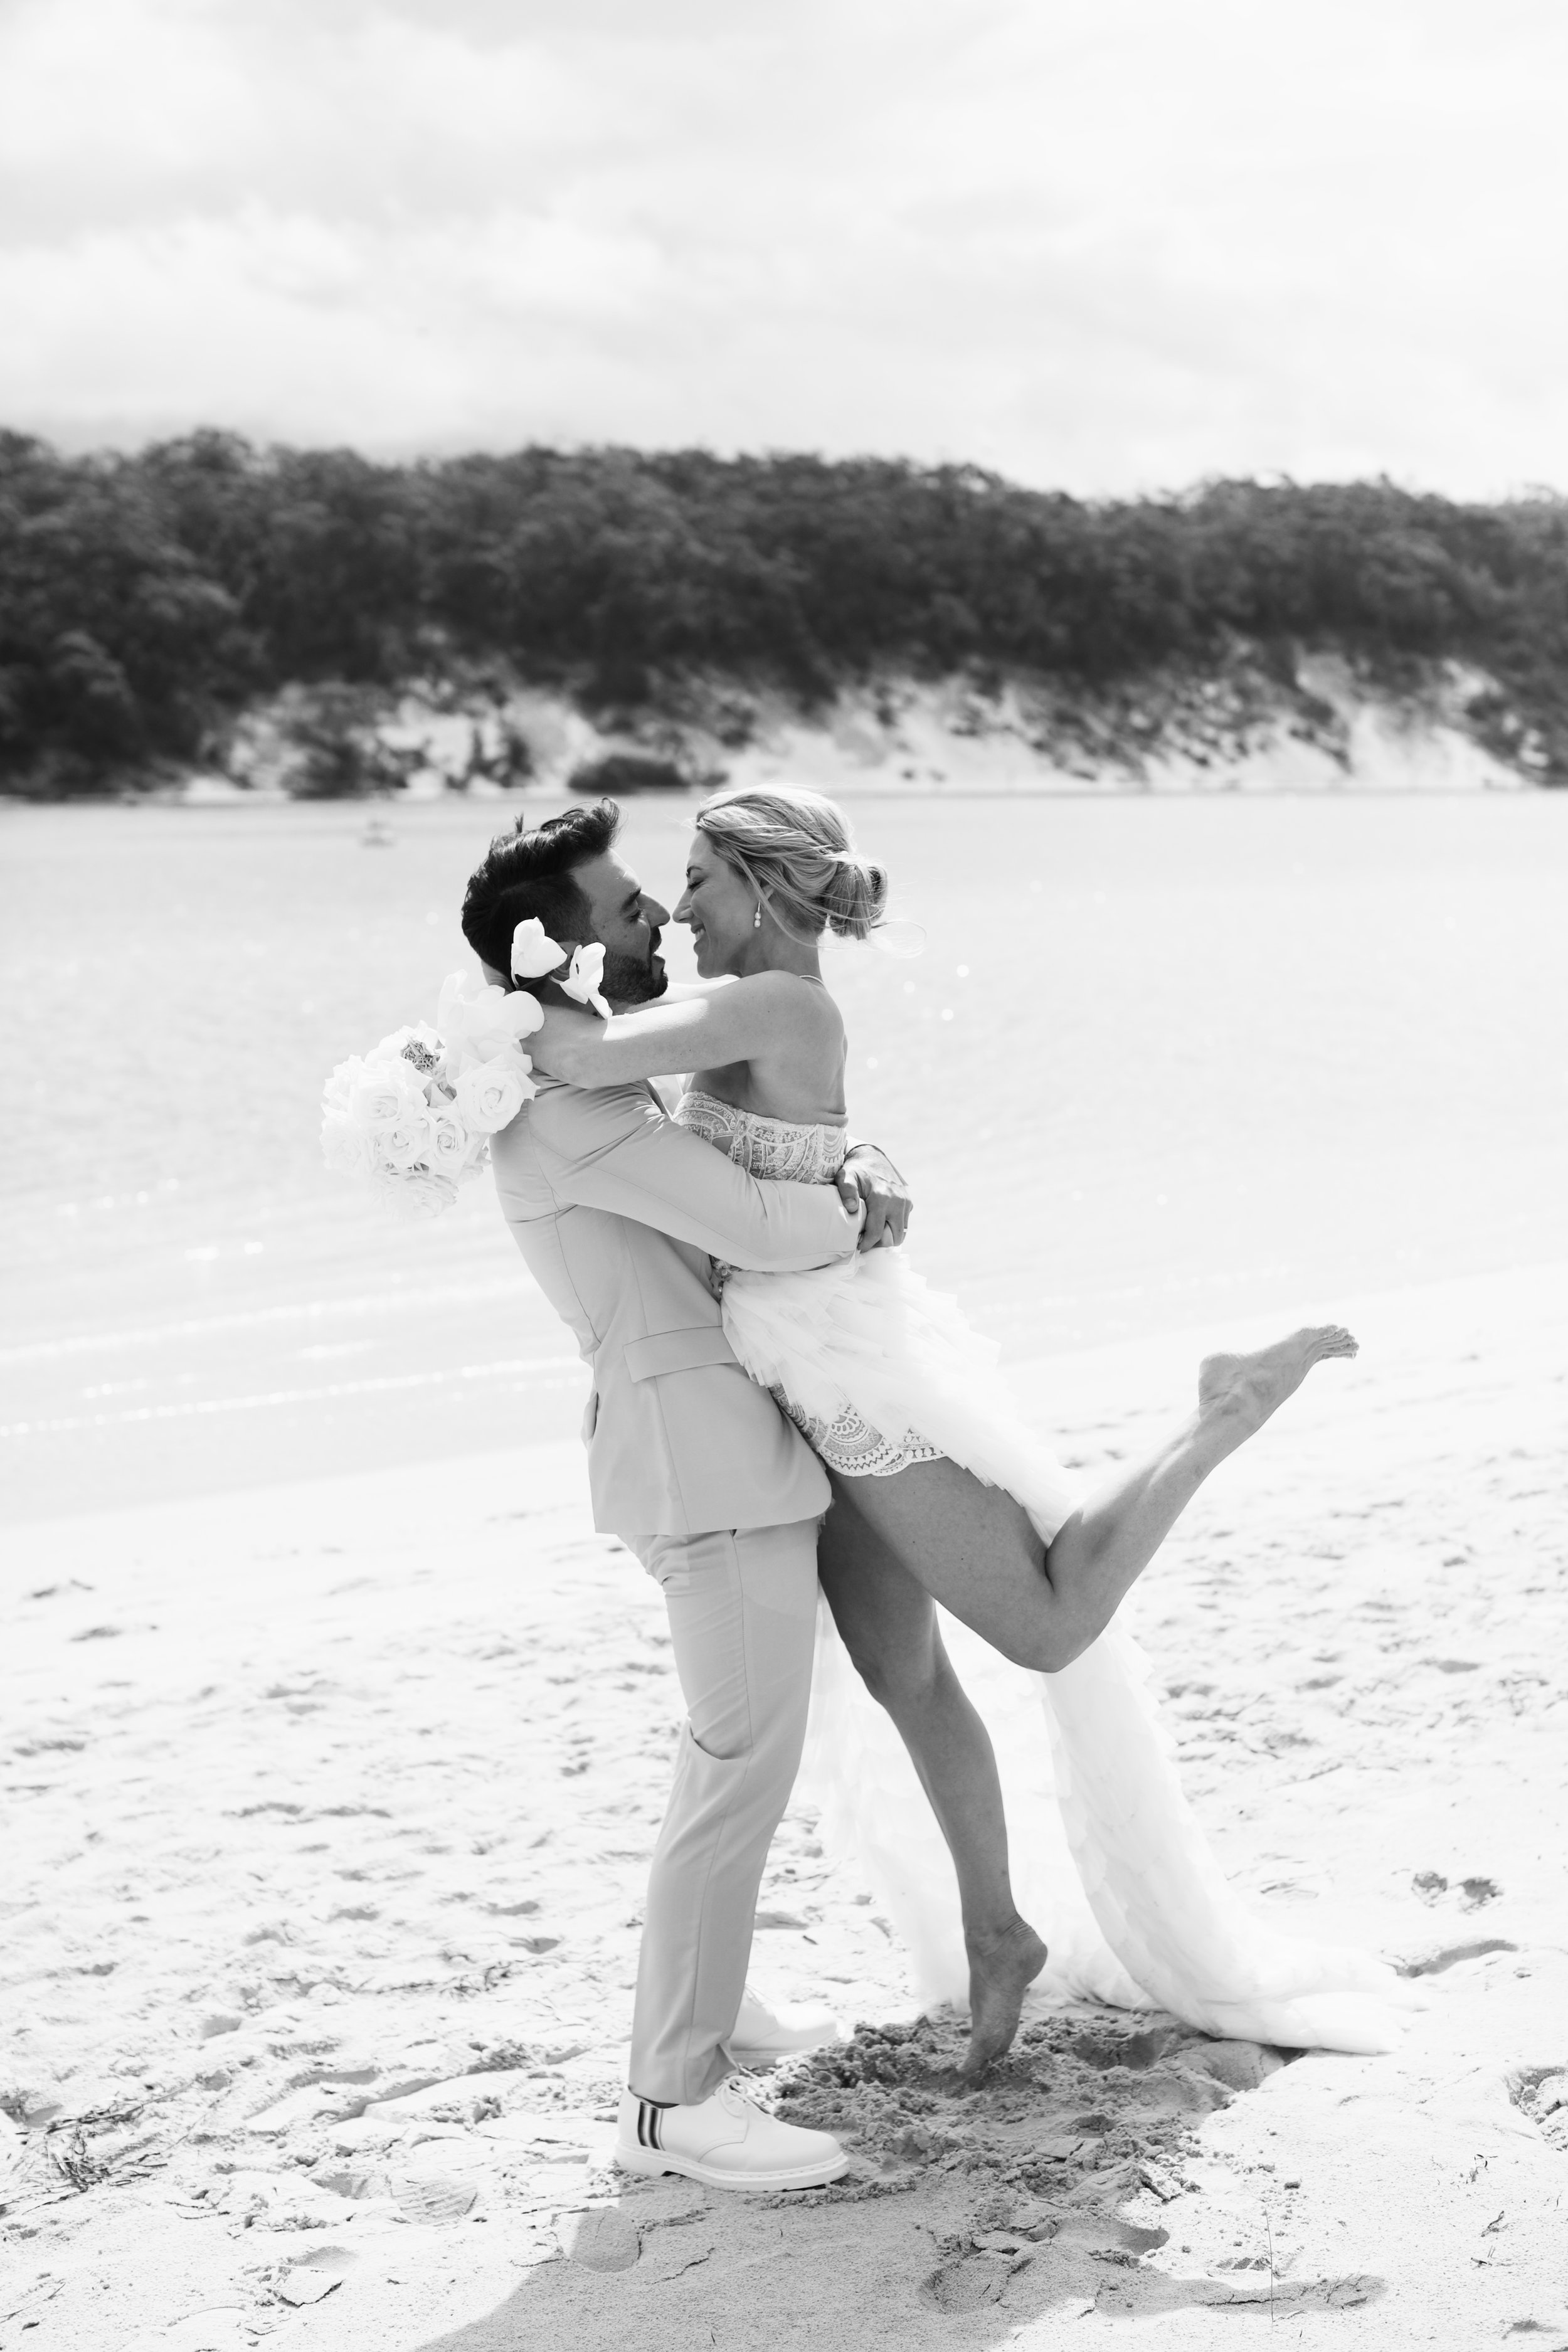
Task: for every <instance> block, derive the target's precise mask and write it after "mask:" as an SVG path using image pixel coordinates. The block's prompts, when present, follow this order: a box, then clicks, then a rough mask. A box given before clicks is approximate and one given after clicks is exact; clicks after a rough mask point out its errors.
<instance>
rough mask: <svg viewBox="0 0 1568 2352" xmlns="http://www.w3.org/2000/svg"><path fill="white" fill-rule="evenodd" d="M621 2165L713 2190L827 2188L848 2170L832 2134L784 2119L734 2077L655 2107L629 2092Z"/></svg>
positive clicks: (619, 2140)
mask: <svg viewBox="0 0 1568 2352" xmlns="http://www.w3.org/2000/svg"><path fill="white" fill-rule="evenodd" d="M616 2163H617V2164H618V2165H619V2166H620V2168H621V2169H622V2171H623V2172H640V2173H643V2174H645V2175H647V2176H648V2177H657V2176H658V2174H659V2173H663V2172H679V2173H683V2174H684V2175H685V2177H686V2179H688V2180H700V2181H701V2182H702V2184H703V2186H704V2187H705V2188H707V2189H750V2190H752V2191H759V2190H763V2189H821V2188H823V2187H824V2186H825V2185H826V2183H827V2182H828V2181H829V2180H837V2179H838V2177H839V2175H840V2174H841V2173H845V2172H847V2171H848V2169H849V2158H847V2156H846V2155H845V2153H844V2150H843V2149H842V2148H841V2147H840V2146H839V2145H838V2142H837V2140H836V2139H835V2138H834V2137H833V2136H832V2134H831V2133H830V2132H819V2131H803V2130H802V2128H801V2126H799V2125H798V2124H784V2123H780V2121H779V2119H778V2117H777V2116H770V2115H768V2114H766V2113H765V2112H764V2111H763V2108H761V2107H759V2106H758V2105H757V2104H756V2101H755V2100H754V2099H749V2098H747V2096H746V2095H745V2093H744V2092H743V2091H742V2089H741V2088H740V2086H739V2084H736V2083H733V2082H730V2083H721V2084H720V2085H719V2088H718V2089H717V2090H716V2091H714V2092H712V2093H711V2094H710V2096H709V2097H707V2098H706V2099H701V2100H699V2101H698V2102H697V2103H696V2104H695V2105H691V2106H675V2107H656V2106H655V2105H654V2104H653V2102H652V2101H651V2100H649V2099H639V2098H638V2097H637V2095H636V2093H635V2092H632V2091H624V2092H623V2093H622V2094H621V2114H620V2127H619V2129H618V2131H617V2133H616Z"/></svg>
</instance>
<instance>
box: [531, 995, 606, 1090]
mask: <svg viewBox="0 0 1568 2352" xmlns="http://www.w3.org/2000/svg"><path fill="white" fill-rule="evenodd" d="M604 1026H605V1024H604V1023H603V1022H602V1021H601V1020H600V1018H599V1016H598V1014H597V1013H579V1012H578V1011H577V1010H576V1008H575V1007H574V1006H571V1005H565V1004H547V1005H546V1006H545V1007H544V1019H543V1021H542V1023H541V1024H540V1026H539V1027H538V1028H537V1029H536V1030H534V1032H533V1034H532V1035H531V1037H529V1038H527V1039H526V1040H525V1041H524V1043H525V1047H526V1050H527V1052H528V1054H529V1055H531V1059H532V1062H533V1066H534V1068H535V1069H536V1070H542V1071H543V1072H544V1075H545V1076H546V1077H550V1078H559V1079H560V1080H561V1081H562V1083H563V1085H564V1086H569V1087H581V1086H590V1085H592V1084H593V1083H594V1081H595V1072H594V1070H593V1068H592V1067H591V1065H590V1054H591V1050H592V1048H593V1046H594V1045H595V1043H596V1042H597V1040H598V1037H599V1035H600V1033H601V1032H602V1031H603V1029H604ZM601 1083H602V1081H601Z"/></svg>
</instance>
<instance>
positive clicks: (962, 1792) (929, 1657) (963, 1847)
mask: <svg viewBox="0 0 1568 2352" xmlns="http://www.w3.org/2000/svg"><path fill="white" fill-rule="evenodd" d="M880 1483H881V1482H880V1481H879V1480H872V1479H860V1478H856V1479H847V1480H844V1481H842V1482H841V1483H840V1484H839V1486H838V1490H837V1499H836V1501H835V1504H834V1507H833V1509H832V1510H831V1511H829V1513H828V1515H827V1517H826V1520H825V1521H824V1523H823V1528H822V1532H821V1535H820V1537H819V1538H818V1540H817V1548H816V1566H817V1573H818V1575H819V1576H820V1578H821V1580H822V1589H823V1591H825V1592H826V1595H827V1601H828V1606H829V1607H830V1608H831V1610H832V1612H833V1615H834V1620H835V1622H836V1623H837V1627H838V1631H839V1633H840V1634H841V1636H842V1637H843V1642H844V1646H845V1648H846V1649H847V1651H848V1653H849V1655H850V1657H851V1658H852V1659H853V1661H854V1663H855V1665H856V1668H857V1670H858V1673H859V1675H860V1677H861V1679H862V1681H863V1682H864V1683H865V1685H866V1686H867V1688H868V1690H869V1692H870V1694H871V1696H872V1697H873V1698H875V1699H877V1700H878V1701H879V1703H880V1705H881V1706H884V1707H886V1709H887V1711H888V1713H889V1716H890V1717H892V1720H893V1723H894V1725H895V1726H896V1727H897V1729H898V1732H899V1736H900V1738H901V1739H902V1740H903V1743H904V1746H905V1747H906V1748H908V1749H909V1751H910V1759H911V1760H912V1762H913V1764H914V1768H915V1770H916V1771H917V1772H918V1773H919V1775H920V1778H921V1786H922V1788H923V1789H924V1790H925V1792H926V1795H927V1797H928V1798H929V1799H930V1800H931V1811H932V1812H933V1813H934V1814H935V1815H936V1818H937V1822H938V1823H939V1825H940V1827H941V1830H942V1836H943V1837H944V1838H945V1839H946V1840H947V1845H948V1851H949V1853H951V1854H952V1863H953V1869H954V1871H955V1872H956V1874H957V1877H958V1894H959V1903H960V1906H961V1908H962V1911H963V1944H964V1950H965V1952H966V1953H967V1955H968V1958H969V2015H970V2028H969V2049H968V2051H967V2053H966V2054H965V2057H964V2061H963V2069H962V2071H963V2073H964V2074H979V2073H981V2072H982V2070H983V2069H984V2067H986V2066H988V2065H989V2064H990V2063H991V2062H992V2060H993V2059H994V2058H999V2057H1000V2056H1001V2055H1002V2053H1003V2052H1004V2051H1005V2049H1007V2048H1008V2046H1009V2044H1010V2043H1011V2042H1012V2040H1013V2036H1014V2035H1015V2034H1016V2032H1017V2030H1018V2016H1019V2011H1021V2009H1022V2007H1023V2001H1024V1995H1025V1993H1026V1991H1027V1990H1028V1988H1029V1986H1030V1985H1031V1984H1032V1983H1033V1982H1034V1980H1035V1979H1036V1978H1037V1976H1038V1975H1039V1973H1040V1970H1041V1969H1043V1968H1044V1967H1045V1964H1046V1948H1045V1945H1044V1944H1043V1943H1042V1942H1041V1940H1040V1938H1039V1937H1038V1936H1037V1935H1036V1933H1035V1931H1034V1929H1033V1928H1032V1927H1030V1926H1029V1924H1028V1922H1027V1920H1026V1919H1024V1918H1021V1917H1020V1916H1019V1913H1018V1908H1017V1906H1016V1903H1015V1902H1014V1900H1013V1886H1012V1881H1011V1879H1010V1877H1009V1875H1008V1870H1007V1823H1006V1819H1005V1814H1004V1812H1003V1810H1002V1786H1001V1782H1000V1781H999V1780H998V1779H997V1777H996V1759H995V1756H994V1752H993V1750H992V1746H991V1741H990V1738H989V1735H988V1734H987V1732H986V1729H985V1726H984V1723H983V1722H982V1721H981V1719H980V1717H979V1716H978V1715H977V1714H976V1713H975V1711H974V1708H973V1706H971V1704H970V1702H969V1699H968V1697H967V1696H966V1695H965V1692H964V1689H963V1685H962V1683H960V1681H959V1679H958V1676H957V1675H955V1674H954V1672H953V1670H952V1661H951V1659H950V1658H949V1657H948V1654H947V1651H946V1648H945V1646H944V1645H943V1643H942V1633H941V1630H940V1628H939V1627H938V1624H937V1622H936V1611H935V1608H934V1607H933V1606H932V1603H931V1597H930V1595H929V1594H928V1593H927V1592H925V1591H923V1590H922V1589H921V1586H920V1585H919V1584H918V1583H917V1582H916V1581H915V1580H914V1578H913V1577H912V1576H910V1573H909V1572H908V1570H906V1569H904V1568H901V1567H900V1564H899V1562H898V1560H897V1559H895V1558H894V1556H893V1554H892V1552H891V1551H890V1550H889V1548H888V1546H887V1545H886V1543H884V1542H883V1540H882V1538H880V1537H879V1535H878V1534H877V1533H876V1531H875V1530H874V1528H871V1527H870V1526H868V1523H867V1522H866V1520H865V1519H864V1518H863V1517H861V1516H860V1514H859V1512H858V1510H857V1509H856V1508H855V1507H854V1497H855V1496H856V1495H857V1493H858V1489H859V1488H860V1487H861V1486H871V1485H879V1484H880Z"/></svg>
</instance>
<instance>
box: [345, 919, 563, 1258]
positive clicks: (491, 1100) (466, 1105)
mask: <svg viewBox="0 0 1568 2352" xmlns="http://www.w3.org/2000/svg"><path fill="white" fill-rule="evenodd" d="M566 961H567V957H566V950H564V949H563V948H561V947H558V946H557V945H556V943H555V941H554V940H552V939H550V938H549V937H548V936H547V935H546V933H545V930H544V927H543V925H542V923H539V922H537V921H533V920H530V921H528V922H526V923H520V924H519V925H518V927H517V930H516V932H515V934H514V935H513V940H512V955H511V962H512V971H513V972H514V973H515V974H516V975H517V976H518V977H519V978H520V979H526V980H538V979H542V978H543V977H544V976H545V975H546V974H547V973H551V972H554V971H556V968H557V966H559V965H563V964H565V963H566ZM604 961H605V950H604V949H603V948H602V947H597V946H595V947H586V948H579V949H578V950H577V951H576V953H575V954H574V956H573V957H572V959H571V963H570V967H569V969H568V970H567V971H563V972H561V973H559V974H558V978H559V981H560V985H561V987H562V989H563V991H564V992H565V993H566V994H567V995H568V996H574V997H575V998H576V999H577V1001H578V1003H580V1004H590V1005H592V1006H593V1008H594V1010H595V1012H596V1013H602V1014H603V1015H604V1016H605V1018H606V1019H607V1018H608V1015H609V1006H608V1005H607V1004H606V1003H605V1000H604V997H603V996H602V994H601V993H600V988H599V983H600V980H601V978H602V974H603V971H604ZM543 1019H544V1010H543V1007H542V1005H541V1003H539V1000H538V998H537V997H535V996H531V995H530V994H529V993H528V992H527V991H526V990H521V989H520V990H517V991H515V992H508V991H507V990H506V989H504V988H492V987H489V986H488V985H487V984H486V983H484V982H469V981H465V980H464V978H463V976H462V974H461V973H460V972H456V971H455V972H453V973H452V974H451V975H450V976H449V978H448V979H447V982H446V983H445V985H444V986H443V988H442V990H441V999H440V1003H438V1005H437V1009H436V1026H435V1027H434V1028H432V1027H431V1026H430V1024H429V1023H428V1022H425V1021H420V1022H416V1024H414V1025H413V1026H412V1027H411V1028H404V1029H395V1030H394V1031H393V1033H392V1034H391V1036H390V1037H384V1038H383V1039H382V1041H381V1043H380V1045H373V1046H372V1047H371V1050H370V1052H369V1053H368V1054H353V1055H350V1057H349V1059H348V1060H347V1061H346V1062H340V1063H339V1064H338V1066H337V1068H336V1069H335V1070H334V1071H333V1072H332V1075H331V1077H330V1078H329V1079H328V1080H327V1084H326V1088H325V1091H324V1092H323V1094H322V1097H321V1152H322V1156H323V1158H324V1159H325V1160H326V1163H327V1165H328V1167H329V1168H331V1169H335V1170H336V1171H337V1173H338V1174H339V1175H340V1176H349V1177H352V1178H353V1180H354V1181H355V1182H357V1183H358V1184H360V1185H362V1186H363V1188H364V1190H365V1191H366V1192H369V1193H370V1194H371V1195H372V1196H373V1198H374V1199H375V1200H377V1201H379V1202H382V1203H383V1204H384V1206H385V1207H387V1208H390V1209H392V1210H395V1212H396V1213H398V1214H399V1215H401V1216H404V1217H410V1218H413V1217H438V1216H439V1215H440V1214H441V1213H442V1211H443V1210H444V1209H449V1208H450V1207H451V1205H452V1202H454V1201H455V1200H456V1199H457V1197H458V1186H459V1185H460V1184H467V1183H468V1182H470V1181H472V1179H473V1178H474V1177H476V1176H478V1175H479V1174H480V1173H481V1171H483V1169H484V1166H485V1162H486V1161H487V1160H488V1159H489V1139H490V1137H491V1136H492V1135H494V1134H496V1133H497V1131H498V1130H499V1129H501V1128H503V1127H509V1126H510V1123H511V1121H512V1120H513V1119H514V1118H516V1117H517V1115H518V1112H519V1111H520V1110H521V1108H522V1107H523V1104H524V1103H525V1102H527V1101H529V1100H530V1099H531V1097H532V1096H534V1095H536V1094H537V1093H538V1091H539V1089H538V1087H537V1086H536V1085H535V1084H534V1081H533V1079H532V1077H531V1075H530V1073H531V1070H532V1067H533V1064H532V1062H531V1060H530V1058H529V1056H528V1055H527V1054H525V1053H524V1052H523V1050H522V1041H523V1039H524V1038H525V1037H530V1036H531V1035H532V1034H533V1032H534V1031H535V1030H536V1029H537V1028H538V1027H539V1025H540V1024H541V1023H542V1020H543Z"/></svg>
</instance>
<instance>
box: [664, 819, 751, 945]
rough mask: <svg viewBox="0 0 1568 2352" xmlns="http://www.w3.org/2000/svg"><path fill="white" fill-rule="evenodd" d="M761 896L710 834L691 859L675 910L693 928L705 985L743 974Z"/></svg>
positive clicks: (700, 838)
mask: <svg viewBox="0 0 1568 2352" xmlns="http://www.w3.org/2000/svg"><path fill="white" fill-rule="evenodd" d="M756 912H757V900H756V894H755V892H754V891H753V890H752V887H751V885H750V884H749V883H747V882H743V881H742V878H741V877H740V876H739V875H738V874H737V873H736V871H735V869H734V867H733V866H726V865H725V863H724V860H723V859H722V858H721V856H719V854H718V852H717V850H716V849H715V848H714V847H713V845H712V843H711V842H710V840H709V839H708V837H707V835H705V834H698V835H695V837H694V838H693V840H692V844H691V846H690V848H689V850H688V851H687V853H686V887H685V889H684V890H683V891H682V892H681V894H680V899H679V904H678V905H677V907H676V909H675V919H676V921H677V922H678V923H689V925H690V927H691V944H692V946H693V947H694V948H695V949H696V950H697V969H698V971H700V974H701V975H702V978H703V979H704V980H717V979H718V978H719V977H720V976H721V974H722V973H724V972H731V971H740V970H741V969H742V962H743V961H744V959H745V957H746V955H747V952H748V951H749V950H750V948H751V946H752V939H753V937H754V935H755V931H756Z"/></svg>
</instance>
